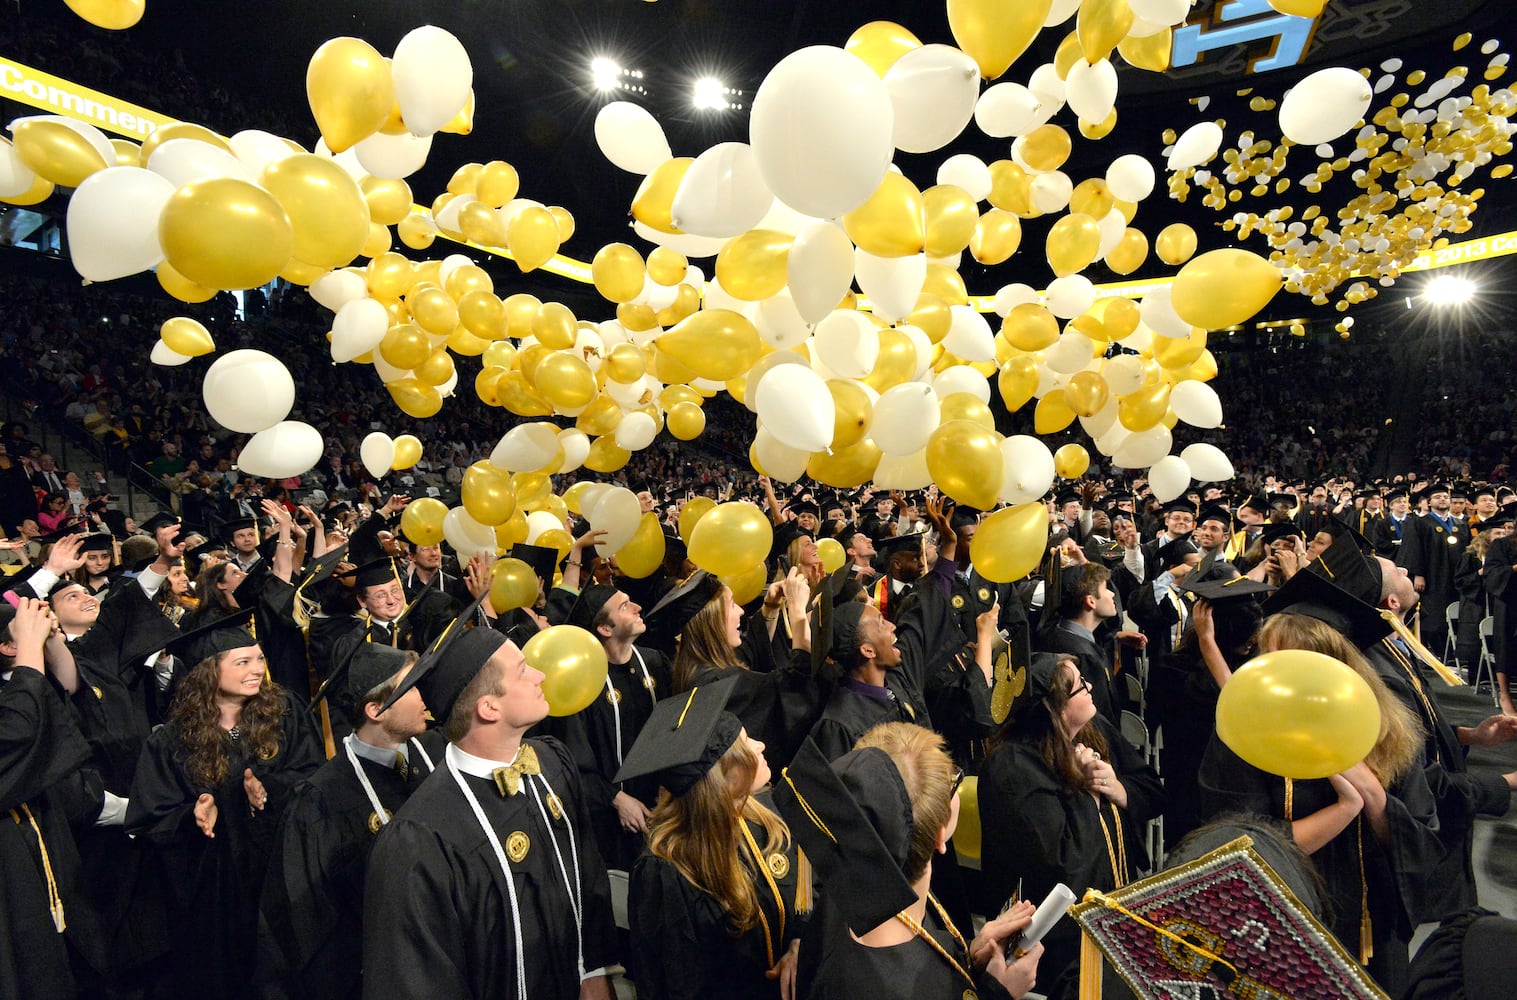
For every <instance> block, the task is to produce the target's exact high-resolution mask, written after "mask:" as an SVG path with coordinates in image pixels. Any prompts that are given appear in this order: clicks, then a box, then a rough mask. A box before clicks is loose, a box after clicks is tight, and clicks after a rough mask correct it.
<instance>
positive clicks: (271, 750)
mask: <svg viewBox="0 0 1517 1000" xmlns="http://www.w3.org/2000/svg"><path fill="white" fill-rule="evenodd" d="M278 756H279V744H278V743H275V744H274V745H273V746H271V747H259V748H258V759H259V760H273V759H274V758H275V757H278Z"/></svg>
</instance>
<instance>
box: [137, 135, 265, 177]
mask: <svg viewBox="0 0 1517 1000" xmlns="http://www.w3.org/2000/svg"><path fill="white" fill-rule="evenodd" d="M145 166H146V167H147V168H148V169H149V170H151V171H152V172H153V173H155V174H158V175H159V176H160V177H166V178H168V180H169V181H170V182H171V183H172V184H173V185H174V187H176V188H179V187H183V186H184V185H186V184H188V183H190V182H191V181H198V180H204V179H207V178H211V177H233V178H236V179H237V180H239V181H247V182H249V183H251V184H256V183H257V182H258V176H257V175H256V174H254V173H253V171H252V170H250V169H249V168H248V166H247V164H245V163H243V162H242V161H241V160H239V159H238V158H237V157H235V156H233V155H232V154H231V153H228V152H227V151H226V150H224V149H222V148H221V147H220V146H213V145H211V144H210V143H208V142H201V141H200V140H199V139H170V140H169V141H168V142H166V143H164V144H163V145H161V146H159V147H158V148H157V149H155V150H153V152H152V154H151V155H150V156H149V157H148V160H147V163H146V164H145Z"/></svg>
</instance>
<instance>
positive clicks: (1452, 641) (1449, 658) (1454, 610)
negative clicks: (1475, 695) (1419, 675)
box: [1443, 601, 1470, 680]
mask: <svg viewBox="0 0 1517 1000" xmlns="http://www.w3.org/2000/svg"><path fill="white" fill-rule="evenodd" d="M1443 622H1444V625H1445V627H1446V628H1447V629H1448V631H1447V632H1446V633H1445V636H1446V637H1445V638H1444V640H1443V662H1444V663H1452V664H1456V665H1457V666H1458V667H1460V668H1462V669H1463V670H1464V676H1465V680H1469V671H1470V665H1469V664H1468V663H1460V662H1459V643H1458V641H1457V639H1458V636H1459V602H1458V601H1451V602H1449V606H1448V607H1446V608H1444V609H1443Z"/></svg>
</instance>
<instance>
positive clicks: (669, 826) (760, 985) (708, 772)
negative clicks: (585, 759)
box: [617, 681, 811, 1000]
mask: <svg viewBox="0 0 1517 1000" xmlns="http://www.w3.org/2000/svg"><path fill="white" fill-rule="evenodd" d="M731 689H732V682H731V681H725V682H718V683H717V684H714V685H709V684H708V685H703V686H701V687H700V688H699V689H697V690H694V691H692V692H691V693H690V694H689V695H686V696H675V697H672V698H667V699H665V700H664V701H662V702H660V703H659V705H658V706H657V707H656V708H655V709H654V712H653V715H652V717H651V718H650V719H649V721H648V724H647V725H646V726H644V727H643V730H642V735H640V736H639V738H638V743H637V744H634V746H633V748H632V750H631V751H630V752H629V753H628V755H627V761H626V764H625V766H624V767H623V769H622V772H621V773H620V774H618V776H617V777H618V779H619V780H624V779H626V778H630V777H637V776H639V775H642V774H650V775H651V776H652V777H653V778H654V780H656V781H657V782H658V784H659V786H660V788H661V790H660V793H659V801H658V805H657V806H656V807H655V808H654V810H653V814H652V816H651V817H650V818H649V820H648V848H647V852H646V853H644V854H643V856H642V857H640V858H639V859H638V860H637V863H636V864H635V865H634V866H633V868H632V876H631V882H630V885H629V888H628V896H627V902H628V912H629V916H630V921H631V938H632V948H631V949H630V954H631V956H632V962H633V976H634V979H635V980H636V982H637V990H638V996H640V997H648V998H652V1000H706V998H732V1000H737V998H764V1000H772V998H777V997H781V996H783V997H785V998H787V1000H788V998H789V997H790V996H792V995H793V986H794V979H795V968H796V956H797V949H798V947H799V944H800V936H801V927H802V921H803V919H804V915H803V914H801V913H798V912H797V911H798V910H803V909H809V904H808V903H807V900H809V898H810V892H811V885H810V879H809V876H808V875H806V874H805V873H803V872H802V871H801V867H802V866H801V865H799V864H798V862H797V858H796V854H795V850H794V848H793V847H792V845H791V843H790V831H789V829H788V828H787V827H786V826H785V822H784V821H783V820H781V819H780V818H779V816H777V815H776V814H775V812H774V810H773V809H772V807H771V805H770V803H769V800H768V794H767V786H768V784H769V778H770V773H769V764H768V762H767V761H766V760H765V759H764V744H763V743H761V742H760V741H758V740H756V739H753V738H752V737H751V736H749V735H748V733H747V732H745V731H744V730H743V727H742V723H740V722H739V721H738V720H737V717H736V716H734V715H732V714H731V713H730V712H727V711H725V710H724V706H725V704H726V701H727V694H728V692H730V690H731ZM798 879H799V880H800V881H799V883H798Z"/></svg>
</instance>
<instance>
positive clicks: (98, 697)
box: [90, 687, 105, 701]
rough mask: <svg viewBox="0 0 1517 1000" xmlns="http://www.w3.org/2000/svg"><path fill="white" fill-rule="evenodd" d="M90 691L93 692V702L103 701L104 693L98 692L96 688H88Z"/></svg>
mask: <svg viewBox="0 0 1517 1000" xmlns="http://www.w3.org/2000/svg"><path fill="white" fill-rule="evenodd" d="M90 690H91V691H93V692H95V700H96V701H104V700H105V692H104V691H102V690H100V689H99V688H97V687H92V688H90Z"/></svg>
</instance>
